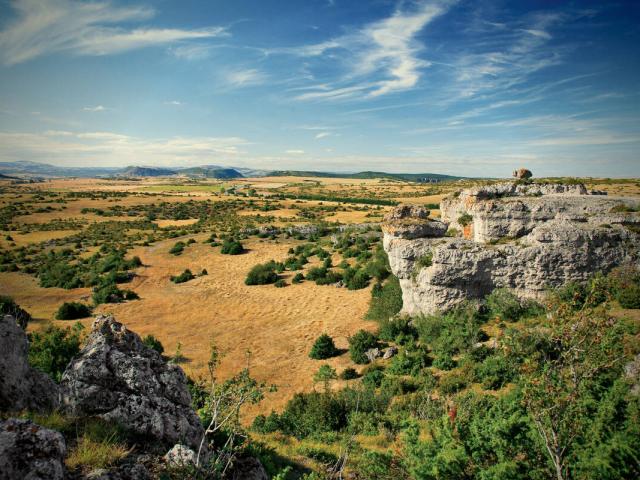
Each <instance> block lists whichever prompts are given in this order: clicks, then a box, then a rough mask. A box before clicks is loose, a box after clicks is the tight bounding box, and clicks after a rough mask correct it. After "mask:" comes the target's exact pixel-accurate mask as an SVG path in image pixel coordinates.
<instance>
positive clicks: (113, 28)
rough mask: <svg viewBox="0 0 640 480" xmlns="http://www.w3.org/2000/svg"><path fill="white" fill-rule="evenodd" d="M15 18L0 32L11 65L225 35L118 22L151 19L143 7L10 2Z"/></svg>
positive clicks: (1, 49) (0, 56)
mask: <svg viewBox="0 0 640 480" xmlns="http://www.w3.org/2000/svg"><path fill="white" fill-rule="evenodd" d="M12 6H13V9H14V10H15V12H16V17H15V18H14V19H13V20H12V21H11V22H10V23H9V24H8V25H7V26H6V27H5V29H4V30H3V31H1V32H0V61H1V62H2V63H3V64H5V65H14V64H17V63H21V62H25V61H27V60H31V59H33V58H36V57H39V56H41V55H45V54H48V53H53V52H70V53H73V54H76V55H109V54H115V53H120V52H124V51H127V50H132V49H136V48H142V47H148V46H153V45H163V44H167V43H173V42H177V41H185V40H192V39H202V38H212V37H219V36H223V35H226V34H227V32H226V30H225V29H224V28H223V27H211V28H204V29H197V30H184V29H178V28H134V29H127V28H124V27H121V26H118V24H120V23H123V22H127V23H131V22H141V21H145V20H149V19H150V18H152V17H153V16H154V11H153V9H151V8H149V7H146V6H126V7H124V6H123V7H117V6H114V5H112V4H111V3H109V2H92V3H86V2H79V1H75V0H47V1H41V0H15V1H14V2H13V3H12Z"/></svg>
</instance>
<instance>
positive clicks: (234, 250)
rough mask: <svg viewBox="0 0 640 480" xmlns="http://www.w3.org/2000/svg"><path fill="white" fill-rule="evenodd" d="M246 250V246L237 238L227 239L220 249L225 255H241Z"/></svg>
mask: <svg viewBox="0 0 640 480" xmlns="http://www.w3.org/2000/svg"><path fill="white" fill-rule="evenodd" d="M242 252H244V248H243V246H242V244H241V243H240V242H238V241H237V240H225V241H224V242H223V244H222V248H221V249H220V253H223V254H225V255H240V254H241V253H242Z"/></svg>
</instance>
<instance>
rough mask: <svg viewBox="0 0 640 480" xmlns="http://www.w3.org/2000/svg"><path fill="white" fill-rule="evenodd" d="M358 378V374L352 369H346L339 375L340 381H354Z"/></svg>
mask: <svg viewBox="0 0 640 480" xmlns="http://www.w3.org/2000/svg"><path fill="white" fill-rule="evenodd" d="M358 377H359V375H358V372H357V371H356V369H355V368H352V367H347V368H345V369H344V370H343V371H342V372H341V373H340V380H355V379H356V378H358Z"/></svg>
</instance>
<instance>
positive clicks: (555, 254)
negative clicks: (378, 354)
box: [382, 183, 640, 314]
mask: <svg viewBox="0 0 640 480" xmlns="http://www.w3.org/2000/svg"><path fill="white" fill-rule="evenodd" d="M440 205H441V214H442V223H443V225H446V224H448V225H449V226H451V227H453V229H456V230H459V231H461V232H462V234H463V238H460V237H448V236H436V235H433V232H432V230H433V227H432V225H433V222H430V219H429V218H426V217H425V216H424V214H423V213H422V214H421V211H417V212H415V213H414V212H412V211H411V210H410V209H406V208H403V209H400V208H398V209H397V211H396V212H393V213H392V214H391V215H389V216H388V217H387V224H385V225H383V227H382V229H383V232H384V238H383V245H384V249H385V251H386V252H387V254H388V257H389V263H390V265H391V270H392V272H393V273H394V275H396V276H397V277H398V279H399V281H400V286H401V288H402V299H403V311H404V312H405V313H408V314H420V313H433V312H435V311H438V310H447V309H450V308H452V307H454V306H456V305H458V304H460V303H461V302H463V301H464V300H468V299H479V298H482V297H484V296H485V295H487V294H488V293H490V292H491V291H492V290H493V289H494V288H499V287H505V288H509V289H512V290H513V291H514V293H516V294H517V295H518V296H520V297H523V298H534V299H540V298H542V297H544V295H545V292H546V291H547V289H548V288H549V287H557V286H560V285H563V284H565V283H567V282H569V281H578V282H581V281H585V280H587V279H588V278H589V277H591V276H592V275H593V274H594V273H595V272H608V271H609V270H611V269H613V268H614V267H617V266H619V265H624V264H631V265H636V266H638V265H640V248H639V245H640V234H639V233H638V232H639V231H640V215H639V214H638V212H637V210H638V206H639V203H638V201H637V200H635V199H627V198H613V197H603V196H596V195H588V194H587V191H586V189H585V187H584V185H580V184H569V185H563V184H556V183H550V184H532V185H515V184H513V183H498V184H493V185H488V186H483V187H476V188H471V189H468V190H463V191H462V192H459V193H458V194H456V195H453V196H450V197H448V198H445V199H443V200H442V201H441V203H440ZM408 232H409V234H408ZM416 234H418V235H416ZM425 258H428V259H429V261H428V262H423V261H421V260H422V259H425Z"/></svg>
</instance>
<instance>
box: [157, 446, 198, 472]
mask: <svg viewBox="0 0 640 480" xmlns="http://www.w3.org/2000/svg"><path fill="white" fill-rule="evenodd" d="M197 458H198V454H197V453H196V452H194V451H193V450H192V449H190V448H189V447H187V446H185V445H181V444H179V443H178V444H176V445H174V446H173V448H172V449H171V450H169V451H168V452H167V453H166V455H165V456H164V461H165V462H167V464H168V465H170V466H173V467H176V466H177V467H183V466H186V465H195V464H196V460H197Z"/></svg>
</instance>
